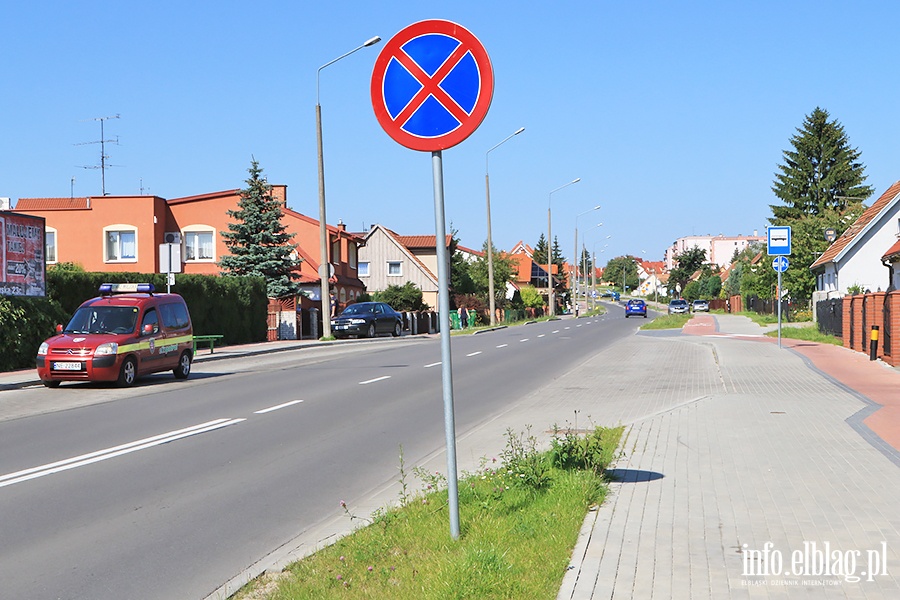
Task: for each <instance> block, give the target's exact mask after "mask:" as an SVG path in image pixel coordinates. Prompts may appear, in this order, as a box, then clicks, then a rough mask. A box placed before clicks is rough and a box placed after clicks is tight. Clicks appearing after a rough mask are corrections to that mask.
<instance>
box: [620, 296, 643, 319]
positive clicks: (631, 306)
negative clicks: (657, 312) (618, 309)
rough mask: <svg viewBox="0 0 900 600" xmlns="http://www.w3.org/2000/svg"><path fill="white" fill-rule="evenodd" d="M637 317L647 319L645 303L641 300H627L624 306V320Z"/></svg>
mask: <svg viewBox="0 0 900 600" xmlns="http://www.w3.org/2000/svg"><path fill="white" fill-rule="evenodd" d="M631 316H638V317H644V318H645V319H646V318H647V303H646V302H644V301H643V300H636V299H633V300H629V301H628V303H627V304H626V305H625V318H626V319H627V318H628V317H631Z"/></svg>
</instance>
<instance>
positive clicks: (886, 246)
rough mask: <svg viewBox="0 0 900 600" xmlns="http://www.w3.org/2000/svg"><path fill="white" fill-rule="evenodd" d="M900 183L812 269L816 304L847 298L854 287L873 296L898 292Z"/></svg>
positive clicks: (862, 216)
mask: <svg viewBox="0 0 900 600" xmlns="http://www.w3.org/2000/svg"><path fill="white" fill-rule="evenodd" d="M898 239H900V181H898V182H896V183H895V184H894V185H892V186H891V187H889V188H888V189H887V190H886V191H885V192H884V193H883V194H882V195H881V197H880V198H878V200H876V201H875V203H874V204H872V206H870V207H869V208H867V209H866V210H865V211H864V212H863V214H861V215H860V216H859V218H858V219H857V220H856V221H855V222H854V223H853V224H852V225H851V226H850V227H848V228H847V230H846V231H844V233H842V234H841V236H840V237H838V238H837V239H836V240H835V241H834V243H832V244H831V246H829V247H828V249H827V250H826V251H825V252H824V253H823V254H822V256H820V257H819V258H818V259H816V261H815V262H814V263H813V264H812V265H811V266H810V269H812V271H813V273H815V275H816V292H815V293H814V294H813V302H817V301H819V300H824V299H826V298H830V297H835V296H844V295H846V294H847V289H848V288H849V287H851V286H858V287H859V288H861V289H862V290H863V291H865V290H870V291H872V292H875V291H881V290H895V289H898V283H900V279H898V276H897V269H896V265H897V263H898V257H900V245H898Z"/></svg>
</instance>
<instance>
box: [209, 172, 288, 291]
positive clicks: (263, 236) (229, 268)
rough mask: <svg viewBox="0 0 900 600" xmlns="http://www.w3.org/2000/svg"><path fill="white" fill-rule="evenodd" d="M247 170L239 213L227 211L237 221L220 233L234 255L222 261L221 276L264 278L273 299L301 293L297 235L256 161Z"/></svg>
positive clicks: (223, 258) (239, 202)
mask: <svg viewBox="0 0 900 600" xmlns="http://www.w3.org/2000/svg"><path fill="white" fill-rule="evenodd" d="M247 171H248V172H249V173H250V178H249V179H247V180H246V184H247V187H246V188H245V189H243V190H241V199H240V200H239V201H238V210H229V211H228V216H229V217H231V218H232V219H234V222H233V223H229V224H228V229H229V231H222V232H220V233H221V235H222V238H223V239H224V241H225V246H226V247H227V248H228V250H229V251H230V252H231V255H230V256H223V257H222V258H221V260H220V261H219V267H220V268H221V269H222V275H233V276H262V277H265V278H266V293H267V295H268V296H269V297H270V298H282V297H285V296H291V295H294V294H296V293H297V290H298V285H297V283H296V281H294V280H295V279H299V277H300V275H299V273H298V272H297V270H296V269H298V268H299V266H300V260H299V259H297V258H294V257H293V256H292V255H293V253H294V250H295V249H296V248H297V245H296V244H292V243H291V239H293V237H294V234H292V233H287V228H286V227H285V226H284V225H283V224H282V222H281V219H282V217H283V216H284V211H283V210H282V203H281V202H280V201H279V200H276V199H275V197H274V196H273V195H272V186H270V185H269V184H268V182H267V181H266V180H265V179H264V178H263V177H262V169H261V168H260V167H259V163H258V162H256V159H253V160H252V161H251V163H250V168H249V169H247Z"/></svg>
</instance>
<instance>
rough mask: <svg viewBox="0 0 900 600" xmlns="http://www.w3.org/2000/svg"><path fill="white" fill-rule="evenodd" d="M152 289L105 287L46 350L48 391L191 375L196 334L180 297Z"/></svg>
mask: <svg viewBox="0 0 900 600" xmlns="http://www.w3.org/2000/svg"><path fill="white" fill-rule="evenodd" d="M153 291H154V288H153V284H150V283H104V284H103V285H101V286H100V294H101V295H100V296H99V297H98V298H93V299H91V300H88V301H87V302H85V303H84V304H82V305H81V306H80V307H78V310H76V311H75V314H74V315H72V318H71V320H70V321H69V323H68V325H66V326H65V328H63V326H62V325H57V326H56V331H57V335H55V336H53V337H51V338H50V339H48V340H46V341H45V342H44V343H42V344H41V346H40V348H38V352H37V360H36V364H37V372H38V376H39V377H40V378H41V382H43V384H44V385H45V386H47V387H58V386H59V384H60V383H61V382H63V381H115V382H116V383H117V384H118V385H119V386H122V387H127V386H130V385H132V384H133V383H134V382H135V380H136V379H137V378H138V377H139V376H141V375H146V374H148V373H157V372H159V371H168V370H170V369H171V370H172V372H173V373H174V374H175V377H177V378H178V379H186V378H187V376H188V375H190V373H191V362H192V361H193V356H194V333H193V328H192V326H191V316H190V313H189V312H188V308H187V304H185V302H184V299H183V298H182V297H181V296H179V295H178V294H154V293H153Z"/></svg>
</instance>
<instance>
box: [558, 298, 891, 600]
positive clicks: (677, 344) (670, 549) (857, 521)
mask: <svg viewBox="0 0 900 600" xmlns="http://www.w3.org/2000/svg"><path fill="white" fill-rule="evenodd" d="M695 321H696V322H695V323H693V326H692V327H691V328H689V329H688V328H686V333H685V334H676V335H671V334H669V335H665V334H660V335H648V334H641V335H638V336H635V338H634V339H633V340H630V341H629V342H627V343H626V344H624V345H625V346H626V347H625V348H622V347H621V346H620V347H618V349H617V351H618V356H614V355H610V356H607V357H605V358H606V359H608V361H609V362H607V363H605V364H604V369H605V370H608V371H612V372H614V373H618V374H619V377H618V379H619V380H620V381H621V387H622V388H623V389H622V390H621V392H622V393H624V395H626V396H627V397H628V398H627V400H628V404H629V406H627V407H626V406H624V405H623V403H622V402H620V401H619V402H616V401H614V402H611V403H608V402H606V401H605V399H604V398H602V397H598V398H596V400H595V402H594V406H593V407H592V409H591V410H592V412H593V413H594V416H595V419H597V422H598V423H600V424H608V425H614V424H616V423H617V422H623V423H626V424H627V425H628V426H629V427H628V430H627V439H626V441H625V443H624V444H623V450H622V455H621V457H620V459H619V460H618V461H617V463H616V465H615V469H614V470H613V474H614V475H615V476H616V477H617V478H618V479H619V481H618V482H616V483H613V484H612V486H611V496H610V497H609V498H608V499H607V501H606V502H605V503H604V504H603V505H602V506H601V507H600V508H599V510H597V511H595V512H592V513H591V514H590V515H589V516H588V519H586V521H585V525H584V527H583V529H582V532H581V534H580V536H579V543H578V546H577V547H576V551H575V555H574V557H573V562H572V567H571V568H570V570H569V572H568V573H567V575H566V578H565V580H564V582H563V586H562V589H561V590H560V593H559V598H566V599H582V598H590V599H604V600H605V599H607V598H667V599H668V598H685V599H707V598H708V599H719V598H795V597H800V598H898V597H900V580H898V575H900V516H898V514H897V511H896V503H897V498H900V477H898V475H900V471H898V467H900V461H898V459H897V457H898V456H900V455H898V452H897V444H896V442H895V441H893V440H892V441H891V442H890V443H889V442H887V441H885V440H883V439H882V438H881V437H879V435H877V434H876V433H875V431H877V430H878V429H877V427H878V423H879V420H878V418H876V417H877V416H878V415H879V414H880V413H881V412H882V411H884V410H886V409H884V408H882V409H880V410H879V405H883V404H884V405H888V404H890V402H891V401H892V398H890V395H893V396H900V394H898V393H897V391H896V390H898V389H900V373H898V372H897V371H895V370H893V369H888V368H885V367H884V366H882V365H881V364H879V363H875V362H870V361H868V360H864V361H863V360H858V356H857V355H858V353H854V352H852V351H849V350H846V349H843V348H840V347H837V346H834V347H826V346H824V345H819V344H811V343H809V342H801V343H798V342H795V341H794V340H790V341H789V342H788V341H787V340H783V345H784V348H782V349H779V348H778V346H777V344H776V343H774V341H773V340H770V339H769V338H762V337H761V334H762V328H760V327H759V326H756V325H753V324H752V322H750V320H749V319H746V318H745V317H738V316H733V315H715V316H714V317H713V316H708V317H706V316H704V317H700V318H699V319H695ZM687 332H693V333H694V335H690V334H688V333H687ZM607 354H610V353H607ZM619 357H621V358H622V359H624V360H618V361H617V359H618V358H619ZM628 359H631V360H637V361H639V362H640V363H641V364H642V365H643V368H644V369H645V370H646V373H645V375H644V376H643V377H641V378H640V379H631V377H632V376H633V372H631V371H630V370H629V369H628V367H627V364H625V363H626V362H627V360H628ZM591 367H594V368H597V367H598V365H585V373H587V372H589V371H590V369H591ZM654 370H659V371H660V372H665V373H666V376H665V384H661V385H660V386H659V388H662V387H665V388H666V389H658V388H657V387H655V386H654V381H655V378H654V377H653V371H654ZM596 383H601V382H596ZM605 385H609V382H605ZM598 389H608V388H606V387H602V388H598ZM860 389H862V390H864V391H865V392H864V393H860V391H859V390H860ZM660 405H668V407H665V406H660ZM638 407H641V408H638ZM654 407H656V408H657V410H655V411H654ZM884 419H885V420H888V421H892V422H896V420H897V419H896V418H895V415H893V414H891V415H888V416H886V417H884ZM869 425H871V428H870V427H869ZM823 557H827V559H826V560H821V559H822V558H823ZM825 563H827V570H826V567H825V566H823V565H825ZM864 573H865V574H864Z"/></svg>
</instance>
